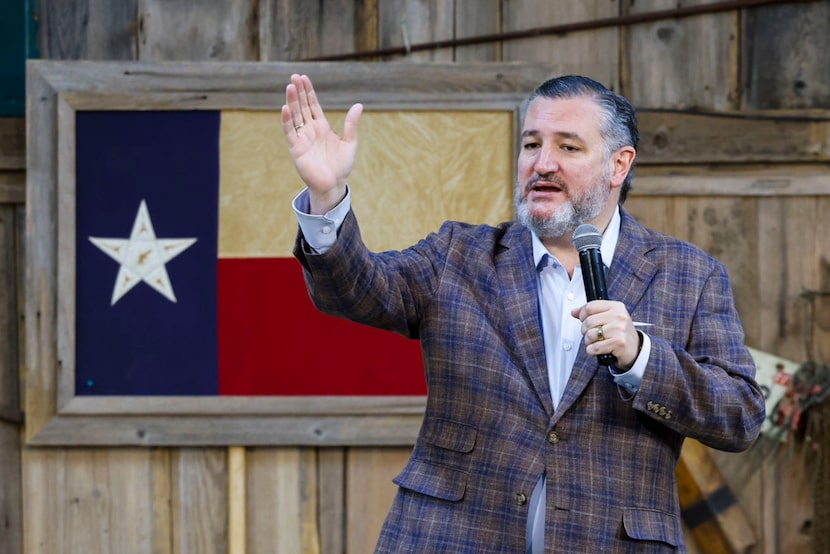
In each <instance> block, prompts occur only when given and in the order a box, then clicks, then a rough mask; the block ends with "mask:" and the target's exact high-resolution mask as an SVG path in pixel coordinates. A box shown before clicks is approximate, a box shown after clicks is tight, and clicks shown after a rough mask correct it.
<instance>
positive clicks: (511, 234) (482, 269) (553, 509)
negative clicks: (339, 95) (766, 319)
mask: <svg viewBox="0 0 830 554" xmlns="http://www.w3.org/2000/svg"><path fill="white" fill-rule="evenodd" d="M361 113H362V106H361V105H360V104H355V105H354V106H352V108H351V109H350V110H349V111H348V113H347V115H346V120H345V127H344V134H343V136H342V137H340V136H339V135H337V134H336V133H335V132H334V131H333V130H332V129H331V127H330V126H329V124H328V122H327V121H326V118H325V115H324V113H323V110H322V108H321V107H320V104H319V102H318V100H317V97H316V95H315V93H314V89H313V86H312V83H311V81H310V80H309V78H308V77H307V76H305V75H303V76H300V75H294V76H292V77H291V83H290V84H289V85H288V86H287V88H286V105H285V106H283V108H282V123H283V130H284V132H285V136H286V139H287V142H288V145H289V149H290V152H291V156H292V159H293V161H294V164H295V166H296V168H297V170H298V172H299V174H300V176H301V177H302V179H303V181H304V182H305V183H306V185H307V189H306V190H304V191H303V192H302V193H300V195H298V196H297V198H296V199H295V200H294V207H295V211H296V212H297V216H298V218H299V221H300V227H301V230H300V234H299V236H298V239H297V243H296V247H295V255H296V256H297V258H298V259H299V260H300V262H301V263H302V265H303V268H304V271H305V276H306V282H307V285H308V290H309V293H310V295H311V297H312V300H313V301H314V303H315V305H316V306H317V307H318V308H319V309H320V310H322V311H324V312H326V313H329V314H332V315H335V316H339V317H345V318H348V319H351V320H353V321H357V322H360V323H364V324H368V325H373V326H375V327H380V328H383V329H388V330H390V331H394V332H396V333H400V334H402V335H404V336H407V337H411V338H418V339H420V341H421V344H422V350H423V359H424V366H425V371H426V377H427V382H428V388H429V392H428V396H427V407H426V412H425V415H424V421H423V424H422V427H421V430H420V433H419V436H418V439H417V442H416V444H415V448H414V450H413V452H412V456H411V458H410V460H409V463H408V464H407V466H406V467H405V468H404V469H403V471H402V472H401V473H400V475H398V476H397V477H396V478H395V483H396V484H397V485H398V486H399V489H398V494H397V496H396V498H395V501H394V503H393V505H392V507H391V509H390V512H389V514H388V516H387V518H386V521H385V523H384V526H383V529H382V531H381V535H380V539H379V541H378V544H377V548H376V552H390V553H391V552H394V553H401V552H430V553H432V552H452V553H460V552H465V553H467V552H469V553H476V554H479V553H482V552H508V553H518V552H532V553H541V552H567V553H571V552H573V553H595V552H637V553H643V552H683V551H685V547H684V545H683V532H682V528H681V521H680V510H679V505H678V499H677V491H676V483H675V477H674V475H675V474H674V471H675V465H676V463H677V460H678V457H679V455H680V450H681V446H682V444H683V440H684V437H692V438H695V439H697V440H699V441H701V442H703V443H704V444H707V445H709V446H712V447H714V448H719V449H723V450H728V451H740V450H742V449H746V448H748V447H749V446H750V445H751V444H752V443H753V441H754V440H755V439H756V438H757V436H758V433H759V431H760V427H761V423H762V421H763V419H764V415H765V414H764V399H763V395H762V393H761V391H760V389H759V387H758V385H757V384H756V382H755V380H754V376H755V367H754V365H753V362H752V358H751V357H750V355H749V353H748V351H747V349H746V348H745V346H744V344H743V340H744V334H743V329H742V327H741V323H740V320H739V317H738V314H737V313H736V311H735V308H734V303H733V299H732V292H731V286H730V282H729V278H728V276H727V274H726V271H725V268H724V267H723V266H722V264H720V263H719V262H717V261H716V260H714V259H712V258H711V257H710V256H708V255H706V254H705V253H703V252H702V251H700V250H699V249H697V248H695V247H694V246H692V245H689V244H687V243H683V242H681V241H678V240H676V239H673V238H670V237H667V236H665V235H661V234H658V233H656V232H654V231H651V230H648V229H646V228H644V227H642V226H641V225H639V224H638V223H637V222H636V221H635V220H634V219H633V218H632V217H631V216H629V215H628V214H627V213H626V212H625V210H624V209H623V208H622V203H623V201H624V200H625V196H626V194H627V191H628V189H629V187H630V186H631V170H632V167H633V164H634V159H635V156H636V146H637V139H638V134H637V125H636V119H635V117H634V110H633V108H632V107H631V105H630V103H629V102H628V101H627V100H626V99H625V98H623V97H621V96H619V95H617V94H614V93H613V92H611V91H609V90H608V89H606V88H605V87H604V86H602V85H600V84H599V83H597V82H595V81H593V80H591V79H587V78H584V77H579V76H566V77H560V78H557V79H552V80H550V81H547V82H545V83H543V84H542V85H540V87H539V88H538V89H537V90H536V92H535V93H534V94H533V95H532V96H531V98H530V100H529V101H528V104H527V106H526V109H525V114H524V121H523V128H522V143H521V151H520V153H519V159H518V176H517V182H516V189H515V204H516V213H517V217H518V222H507V223H503V224H500V225H498V226H497V227H490V226H485V225H468V224H463V223H458V222H447V223H445V224H444V225H442V227H441V229H440V230H439V231H437V232H436V233H433V234H431V235H430V236H428V237H426V238H425V239H423V240H422V241H420V242H419V243H418V244H416V245H414V246H412V247H410V248H408V249H405V250H403V251H401V252H395V253H389V252H387V253H372V252H369V251H368V250H367V248H366V247H365V246H364V244H363V242H362V241H361V238H360V233H359V230H358V225H357V219H356V216H355V214H354V213H353V212H352V211H351V209H350V194H351V192H350V190H349V187H348V185H347V179H348V176H349V174H350V172H351V169H352V166H353V164H354V159H355V153H356V148H357V130H358V123H359V121H360V116H361ZM425 178H428V176H425ZM582 223H590V224H592V225H594V226H595V227H597V228H598V229H599V230H600V231H601V232H602V234H603V236H602V245H601V253H602V259H603V263H604V265H606V266H608V273H607V276H608V277H607V279H608V294H609V296H610V297H611V298H612V299H614V300H593V301H591V302H586V299H585V292H584V287H583V285H582V275H581V267H580V265H579V255H578V252H577V250H576V249H575V247H574V246H573V242H572V237H573V233H574V230H575V229H576V227H577V226H578V225H580V224H582ZM392 231H393V230H392ZM321 340H323V341H324V340H325V337H321ZM583 344H584V346H583ZM600 354H613V355H614V356H615V357H616V360H617V361H616V364H615V365H613V366H611V367H605V366H601V365H599V364H598V362H597V358H596V356H598V355H600Z"/></svg>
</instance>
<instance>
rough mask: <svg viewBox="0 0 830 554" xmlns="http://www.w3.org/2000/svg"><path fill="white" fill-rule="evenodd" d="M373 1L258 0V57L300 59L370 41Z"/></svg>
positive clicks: (368, 43) (346, 48)
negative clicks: (310, 0) (312, 0)
mask: <svg viewBox="0 0 830 554" xmlns="http://www.w3.org/2000/svg"><path fill="white" fill-rule="evenodd" d="M376 1H377V0H363V1H361V2H352V1H348V0H321V1H319V2H306V1H303V0H259V10H260V11H259V49H260V59H261V60H263V61H293V60H302V59H304V58H311V57H317V56H325V55H330V54H343V53H349V52H354V51H356V49H357V48H359V47H364V46H367V45H371V44H372V39H371V38H370V37H373V36H374V35H375V30H374V28H373V26H372V19H373V13H375V11H374V7H373V5H374V2H376Z"/></svg>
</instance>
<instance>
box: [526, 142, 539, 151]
mask: <svg viewBox="0 0 830 554" xmlns="http://www.w3.org/2000/svg"><path fill="white" fill-rule="evenodd" d="M522 148H524V149H525V150H533V149H535V148H539V144H538V143H536V142H528V143H525V144H524V145H523V146H522Z"/></svg>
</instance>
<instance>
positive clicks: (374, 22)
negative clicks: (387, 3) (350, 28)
mask: <svg viewBox="0 0 830 554" xmlns="http://www.w3.org/2000/svg"><path fill="white" fill-rule="evenodd" d="M379 1H380V0H355V2H354V7H355V15H354V26H355V31H354V32H355V39H354V51H355V52H368V51H370V50H377V48H378V2H379ZM364 59H365V61H367V62H369V61H377V60H376V59H373V58H364Z"/></svg>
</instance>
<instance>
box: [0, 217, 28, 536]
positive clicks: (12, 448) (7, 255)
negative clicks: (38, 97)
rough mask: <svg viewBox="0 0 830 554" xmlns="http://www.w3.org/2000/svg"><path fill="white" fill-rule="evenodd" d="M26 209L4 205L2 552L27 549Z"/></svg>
mask: <svg viewBox="0 0 830 554" xmlns="http://www.w3.org/2000/svg"><path fill="white" fill-rule="evenodd" d="M20 215H22V209H21V206H20V205H16V204H4V203H0V468H3V469H2V472H3V473H2V475H3V477H2V478H0V552H22V550H23V504H22V502H23V500H22V493H23V482H22V480H23V476H22V468H21V453H20V443H21V433H20V423H19V422H18V421H17V418H18V417H20V413H21V412H20V383H19V378H18V372H19V368H20V365H19V356H18V348H19V345H20V340H21V339H20V336H19V333H18V324H17V322H18V317H19V314H20V313H21V312H20V303H21V301H22V300H21V298H20V296H22V295H18V293H17V292H18V286H19V285H20V284H21V283H22V282H23V280H22V276H21V272H22V264H21V263H19V260H20V259H21V256H20V254H21V253H22V252H21V249H20V245H21V244H22V236H23V233H22V221H23V218H22V217H20Z"/></svg>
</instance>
